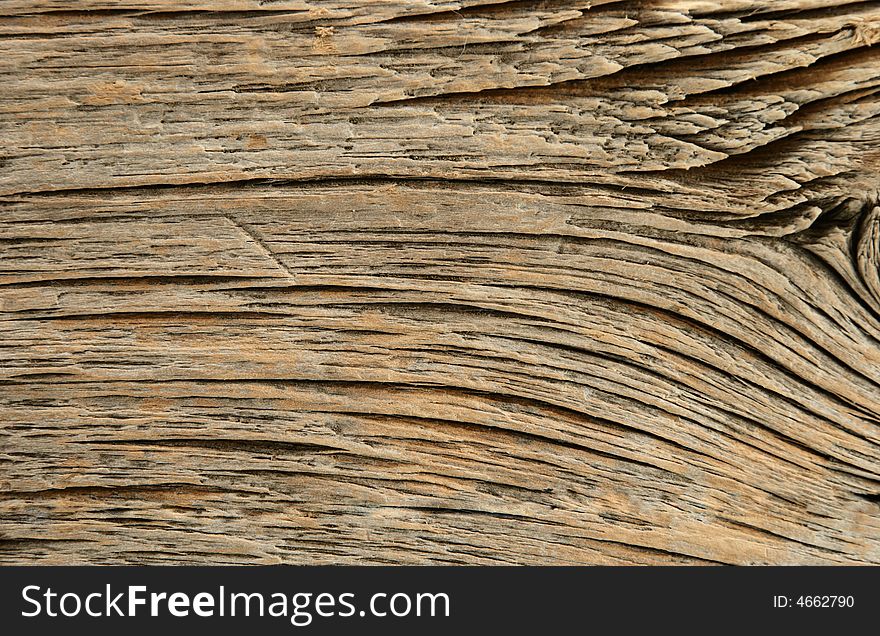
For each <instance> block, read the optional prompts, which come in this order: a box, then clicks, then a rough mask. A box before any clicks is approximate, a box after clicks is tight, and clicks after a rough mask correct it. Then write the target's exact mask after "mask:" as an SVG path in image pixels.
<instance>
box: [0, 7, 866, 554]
mask: <svg viewBox="0 0 880 636" xmlns="http://www.w3.org/2000/svg"><path fill="white" fill-rule="evenodd" d="M874 44H880V2H846V1H843V2H841V1H840V0H837V1H835V2H831V1H828V0H773V1H772V2H771V1H770V0H718V1H711V0H706V1H686V0H649V1H642V2H627V1H607V0H606V1H604V2H603V1H600V0H594V1H593V2H587V1H583V2H581V1H575V0H568V1H564V2H563V1H561V0H545V1H543V2H538V1H514V2H501V1H492V0H463V1H459V2H445V1H441V0H378V1H368V0H359V1H358V0H327V1H322V2H305V1H303V0H278V1H275V2H258V1H256V0H218V1H214V2H207V1H205V2H199V1H197V2H186V3H184V2H180V1H178V0H141V1H125V2H116V1H113V2H110V1H103V0H83V1H81V2H70V1H66V2H62V1H59V0H5V1H4V2H3V3H2V4H0V139H2V140H3V143H2V146H0V562H2V563H68V564H74V563H199V562H210V563H242V564H243V563H248V564H251V563H279V562H284V563H458V564H462V563H468V564H500V563H517V564H551V563H552V564H593V563H603V564H634V563H639V564H660V563H729V564H807V563H816V564H880V174H878V172H880V170H878V168H880V118H878V115H880V92H878V89H880V45H878V46H872V45H874Z"/></svg>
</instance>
